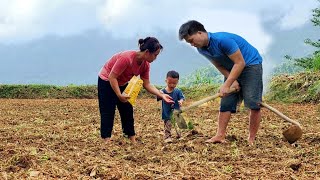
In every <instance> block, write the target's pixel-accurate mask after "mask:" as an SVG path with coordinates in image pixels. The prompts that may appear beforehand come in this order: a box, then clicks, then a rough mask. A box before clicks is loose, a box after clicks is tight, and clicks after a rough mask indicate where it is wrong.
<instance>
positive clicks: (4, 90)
mask: <svg viewBox="0 0 320 180" xmlns="http://www.w3.org/2000/svg"><path fill="white" fill-rule="evenodd" d="M97 94H98V93H97V87H96V86H94V85H91V86H90V85H88V86H74V85H71V86H53V85H41V84H32V85H0V98H17V99H41V98H57V99H60V98H87V99H91V98H96V97H97Z"/></svg>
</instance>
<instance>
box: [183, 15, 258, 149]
mask: <svg viewBox="0 0 320 180" xmlns="http://www.w3.org/2000/svg"><path fill="white" fill-rule="evenodd" d="M179 39H180V40H183V39H184V40H185V41H186V42H187V43H189V44H190V45H191V46H194V47H196V48H197V50H198V52H199V53H200V54H202V55H203V56H205V57H206V58H207V59H208V60H209V61H210V62H211V63H212V64H213V65H214V66H215V67H216V68H217V69H218V70H219V71H220V72H221V73H222V74H223V75H224V77H225V81H224V84H223V85H222V86H221V87H220V93H221V95H222V96H223V98H222V99H221V102H220V112H219V117H218V129H217V132H216V135H215V136H213V137H212V138H211V139H209V140H207V141H206V142H212V143H223V142H224V141H225V137H226V129H227V125H228V122H229V120H230V117H231V113H235V112H236V108H237V103H238V102H239V101H240V100H241V99H242V98H243V100H244V104H245V106H246V107H248V108H249V109H250V115H249V137H248V143H249V144H250V145H251V144H253V143H254V140H255V137H256V134H257V132H258V129H259V124H260V120H261V112H260V106H259V102H261V101H262V89H263V84H262V57H261V56H260V54H259V52H258V51H257V49H256V48H254V47H253V46H252V45H251V44H249V43H248V42H247V41H246V40H245V39H243V38H242V37H240V36H239V35H236V34H232V33H227V32H217V33H210V32H207V31H206V29H205V28H204V26H203V25H202V24H201V23H199V22H197V21H195V20H191V21H188V22H186V23H184V24H182V25H181V27H180V29H179ZM230 88H235V89H236V90H238V91H239V92H237V93H232V94H228V92H229V90H230Z"/></svg>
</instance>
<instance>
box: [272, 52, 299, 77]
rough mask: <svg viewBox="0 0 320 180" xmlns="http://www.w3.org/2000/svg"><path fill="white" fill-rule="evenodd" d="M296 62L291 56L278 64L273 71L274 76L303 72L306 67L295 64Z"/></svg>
mask: <svg viewBox="0 0 320 180" xmlns="http://www.w3.org/2000/svg"><path fill="white" fill-rule="evenodd" d="M295 63H296V62H295V61H294V60H292V59H291V58H290V57H289V56H286V59H285V60H284V61H283V62H282V63H281V64H279V65H277V66H276V67H275V68H274V69H273V71H272V76H277V75H281V74H297V73H300V72H303V71H304V69H303V68H302V67H300V66H297V65H296V64H295Z"/></svg>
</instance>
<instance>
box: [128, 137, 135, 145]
mask: <svg viewBox="0 0 320 180" xmlns="http://www.w3.org/2000/svg"><path fill="white" fill-rule="evenodd" d="M129 139H130V141H131V142H132V143H133V144H135V143H137V141H136V137H135V136H130V137H129Z"/></svg>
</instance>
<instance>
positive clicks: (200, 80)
mask: <svg viewBox="0 0 320 180" xmlns="http://www.w3.org/2000/svg"><path fill="white" fill-rule="evenodd" d="M222 82H223V75H222V74H221V73H220V72H219V71H218V70H217V69H216V68H215V67H213V66H211V65H210V66H208V67H202V68H199V69H197V70H195V71H194V72H192V73H191V74H190V75H188V76H186V77H184V78H182V79H181V80H180V82H179V84H180V85H181V86H186V87H191V86H201V85H208V84H211V85H212V84H221V83H222Z"/></svg>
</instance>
